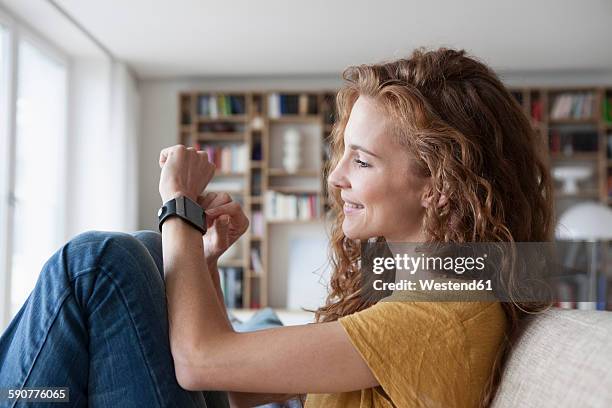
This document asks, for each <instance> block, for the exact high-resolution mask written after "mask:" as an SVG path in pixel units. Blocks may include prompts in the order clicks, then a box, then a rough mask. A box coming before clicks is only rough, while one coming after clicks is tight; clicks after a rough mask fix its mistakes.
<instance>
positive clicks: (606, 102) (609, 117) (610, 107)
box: [601, 95, 612, 123]
mask: <svg viewBox="0 0 612 408" xmlns="http://www.w3.org/2000/svg"><path fill="white" fill-rule="evenodd" d="M601 118H602V120H603V121H604V122H607V123H612V96H610V95H606V96H605V97H604V98H603V106H602V109H601Z"/></svg>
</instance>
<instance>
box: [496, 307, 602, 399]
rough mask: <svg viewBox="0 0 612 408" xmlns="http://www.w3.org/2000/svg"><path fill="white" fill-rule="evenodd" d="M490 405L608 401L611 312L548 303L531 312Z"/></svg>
mask: <svg viewBox="0 0 612 408" xmlns="http://www.w3.org/2000/svg"><path fill="white" fill-rule="evenodd" d="M491 407H492V408H516V407H521V408H530V407H533V408H536V407H537V408H541V407H555V408H557V407H601V408H609V407H612V312H602V311H581V310H561V309H551V310H549V311H547V312H546V313H543V314H541V315H537V316H535V317H533V318H531V319H530V321H529V323H528V324H527V325H526V326H525V329H524V330H523V331H522V333H521V335H520V336H519V338H518V339H517V341H516V343H515V346H514V347H513V349H512V352H511V354H510V356H509V359H508V361H507V364H506V367H505V369H504V373H503V377H502V381H501V384H500V388H499V390H498V391H497V394H496V396H495V400H494V402H493V404H492V405H491Z"/></svg>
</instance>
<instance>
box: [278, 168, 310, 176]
mask: <svg viewBox="0 0 612 408" xmlns="http://www.w3.org/2000/svg"><path fill="white" fill-rule="evenodd" d="M268 175H269V176H279V177H280V176H301V177H318V176H320V172H319V171H318V170H315V169H303V170H297V171H295V172H293V173H290V172H288V171H287V170H285V169H279V168H272V169H268Z"/></svg>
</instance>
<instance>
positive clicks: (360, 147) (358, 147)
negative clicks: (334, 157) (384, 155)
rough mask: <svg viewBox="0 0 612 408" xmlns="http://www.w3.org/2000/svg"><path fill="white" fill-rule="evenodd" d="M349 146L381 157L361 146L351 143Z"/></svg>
mask: <svg viewBox="0 0 612 408" xmlns="http://www.w3.org/2000/svg"><path fill="white" fill-rule="evenodd" d="M349 147H350V148H351V150H361V151H362V152H364V153H367V154H369V155H371V156H374V157H377V158H379V159H380V158H381V157H380V156H379V155H377V154H374V153H372V152H371V151H369V150H367V149H365V148H364V147H363V146H359V145H354V144H352V145H349Z"/></svg>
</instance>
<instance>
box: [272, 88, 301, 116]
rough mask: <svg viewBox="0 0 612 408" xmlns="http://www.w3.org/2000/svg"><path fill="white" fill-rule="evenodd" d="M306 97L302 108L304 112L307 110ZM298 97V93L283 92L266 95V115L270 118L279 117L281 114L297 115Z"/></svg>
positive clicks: (299, 110)
mask: <svg viewBox="0 0 612 408" xmlns="http://www.w3.org/2000/svg"><path fill="white" fill-rule="evenodd" d="M304 96H305V97H306V100H305V102H302V104H304V106H303V107H304V109H306V113H307V111H308V99H307V98H308V96H307V95H304ZM300 97H301V95H298V94H285V93H275V92H274V93H271V94H269V95H268V117H270V118H272V119H277V118H280V117H281V116H283V115H299V114H300V113H301V109H300Z"/></svg>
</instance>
